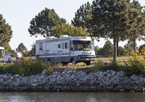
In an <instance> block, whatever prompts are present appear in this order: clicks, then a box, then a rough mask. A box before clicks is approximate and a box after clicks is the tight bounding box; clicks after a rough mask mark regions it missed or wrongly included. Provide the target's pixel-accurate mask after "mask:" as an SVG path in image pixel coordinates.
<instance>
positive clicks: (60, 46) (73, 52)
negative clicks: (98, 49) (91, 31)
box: [36, 35, 96, 65]
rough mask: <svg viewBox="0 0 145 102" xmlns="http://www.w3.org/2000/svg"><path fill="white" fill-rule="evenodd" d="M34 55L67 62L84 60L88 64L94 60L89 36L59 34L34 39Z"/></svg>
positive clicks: (53, 60) (56, 61)
mask: <svg viewBox="0 0 145 102" xmlns="http://www.w3.org/2000/svg"><path fill="white" fill-rule="evenodd" d="M36 56H37V57H38V59H41V60H43V61H49V62H51V63H59V62H60V63H63V64H67V63H69V62H71V63H77V62H84V63H86V65H90V64H91V61H95V60H96V56H95V51H94V48H93V44H92V40H91V38H90V37H82V36H74V37H71V36H68V35H60V37H59V38H56V37H54V36H49V37H47V38H46V39H43V40H36Z"/></svg>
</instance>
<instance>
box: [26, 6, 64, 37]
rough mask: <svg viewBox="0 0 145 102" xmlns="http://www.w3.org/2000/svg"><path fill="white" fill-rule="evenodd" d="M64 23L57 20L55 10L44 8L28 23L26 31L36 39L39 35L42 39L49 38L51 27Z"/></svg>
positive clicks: (59, 19)
mask: <svg viewBox="0 0 145 102" xmlns="http://www.w3.org/2000/svg"><path fill="white" fill-rule="evenodd" d="M65 23H66V20H65V19H63V18H59V16H58V15H57V14H56V12H55V10H53V9H48V8H45V9H44V10H42V11H41V12H40V13H39V14H38V15H37V16H35V18H33V19H32V20H31V21H30V27H29V29H28V31H29V33H30V35H31V36H35V37H37V35H38V34H40V35H42V36H43V37H47V36H49V33H50V29H51V27H53V26H56V25H61V24H65Z"/></svg>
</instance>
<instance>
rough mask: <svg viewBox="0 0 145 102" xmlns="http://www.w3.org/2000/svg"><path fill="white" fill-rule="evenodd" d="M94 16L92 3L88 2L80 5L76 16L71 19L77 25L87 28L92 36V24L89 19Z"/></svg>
mask: <svg viewBox="0 0 145 102" xmlns="http://www.w3.org/2000/svg"><path fill="white" fill-rule="evenodd" d="M91 18H92V5H91V4H90V3H89V2H87V3H86V4H84V5H82V6H80V8H79V9H78V10H77V11H76V13H75V17H74V18H73V20H72V21H71V22H72V24H73V25H74V26H75V27H80V26H81V27H83V28H86V29H87V32H88V33H89V35H90V36H92V26H91V24H90V23H89V21H90V20H91Z"/></svg>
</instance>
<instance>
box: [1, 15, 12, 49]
mask: <svg viewBox="0 0 145 102" xmlns="http://www.w3.org/2000/svg"><path fill="white" fill-rule="evenodd" d="M11 38H12V30H11V26H10V25H9V24H8V23H6V21H5V19H3V16H2V15H1V14H0V46H5V45H6V44H8V42H9V41H10V39H11Z"/></svg>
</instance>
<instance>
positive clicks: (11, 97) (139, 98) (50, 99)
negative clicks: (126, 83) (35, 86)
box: [0, 92, 145, 102]
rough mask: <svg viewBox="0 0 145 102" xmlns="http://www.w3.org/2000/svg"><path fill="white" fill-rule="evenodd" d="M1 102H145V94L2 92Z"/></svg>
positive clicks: (0, 95) (0, 93)
mask: <svg viewBox="0 0 145 102" xmlns="http://www.w3.org/2000/svg"><path fill="white" fill-rule="evenodd" d="M0 102H145V94H144V93H142V92H136V93H119V92H112V93H110V92H0Z"/></svg>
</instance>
